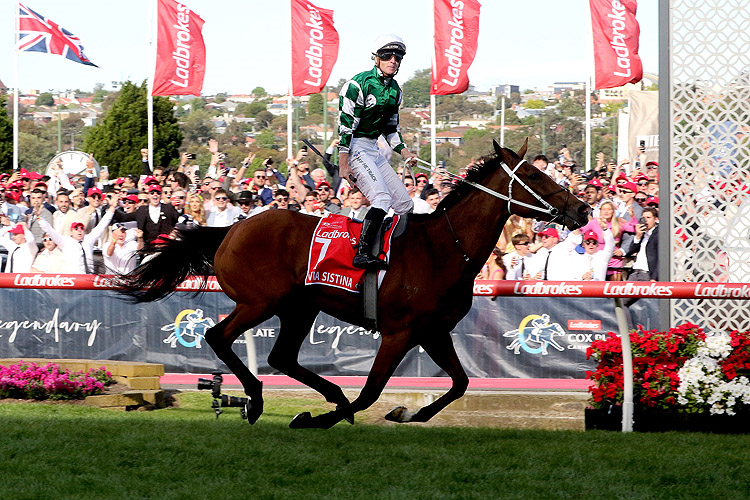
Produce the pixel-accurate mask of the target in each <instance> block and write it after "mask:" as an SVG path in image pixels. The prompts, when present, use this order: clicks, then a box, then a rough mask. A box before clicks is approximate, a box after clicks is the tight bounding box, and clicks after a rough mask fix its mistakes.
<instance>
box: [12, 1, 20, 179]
mask: <svg viewBox="0 0 750 500" xmlns="http://www.w3.org/2000/svg"><path fill="white" fill-rule="evenodd" d="M13 6H14V8H15V9H16V17H15V20H16V36H15V42H16V46H15V47H14V48H13V171H14V172H15V171H17V170H18V53H19V50H18V42H19V38H20V31H21V18H20V15H19V12H18V8H19V7H18V3H16V2H13Z"/></svg>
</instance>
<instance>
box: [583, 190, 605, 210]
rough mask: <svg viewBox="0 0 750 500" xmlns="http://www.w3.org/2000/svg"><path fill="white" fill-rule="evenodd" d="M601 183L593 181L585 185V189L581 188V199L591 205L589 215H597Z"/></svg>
mask: <svg viewBox="0 0 750 500" xmlns="http://www.w3.org/2000/svg"><path fill="white" fill-rule="evenodd" d="M601 186H602V183H601V182H598V181H597V184H593V181H591V182H589V183H588V185H586V189H584V190H583V201H584V202H586V204H587V205H588V206H589V207H591V216H592V217H598V216H599V205H600V204H601V193H602V188H601Z"/></svg>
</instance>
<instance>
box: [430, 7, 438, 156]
mask: <svg viewBox="0 0 750 500" xmlns="http://www.w3.org/2000/svg"><path fill="white" fill-rule="evenodd" d="M436 63H437V60H436V59H435V1H434V0H433V2H432V72H431V75H430V77H432V75H433V74H434V72H435V64H436ZM430 86H432V82H430ZM435 103H436V99H435V95H434V94H433V93H432V89H430V163H431V164H432V165H435V162H436V161H437V143H436V142H435V128H436V127H435V108H436V104H435Z"/></svg>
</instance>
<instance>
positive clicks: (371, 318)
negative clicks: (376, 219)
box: [362, 214, 409, 331]
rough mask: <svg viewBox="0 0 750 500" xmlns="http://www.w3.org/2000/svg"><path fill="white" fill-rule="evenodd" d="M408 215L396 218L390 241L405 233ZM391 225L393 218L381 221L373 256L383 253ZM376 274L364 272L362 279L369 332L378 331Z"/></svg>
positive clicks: (363, 299) (365, 315) (375, 272)
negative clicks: (384, 242) (386, 235)
mask: <svg viewBox="0 0 750 500" xmlns="http://www.w3.org/2000/svg"><path fill="white" fill-rule="evenodd" d="M408 219H409V215H408V214H404V215H401V216H399V217H398V222H397V223H396V227H395V228H394V229H393V234H392V235H391V240H393V239H396V238H399V237H400V236H402V235H403V234H404V232H405V231H406V225H407V223H408ZM392 225H393V217H388V218H386V219H384V220H383V224H382V225H381V227H380V231H379V232H378V237H377V239H376V240H375V245H373V249H372V253H373V255H374V256H378V255H380V254H381V253H382V251H383V239H384V237H385V233H386V232H387V231H388V230H389V229H390V228H391V226H392ZM378 272H379V271H366V272H365V275H364V278H362V301H363V307H364V317H365V321H366V322H367V328H369V329H370V330H373V331H375V330H377V329H378Z"/></svg>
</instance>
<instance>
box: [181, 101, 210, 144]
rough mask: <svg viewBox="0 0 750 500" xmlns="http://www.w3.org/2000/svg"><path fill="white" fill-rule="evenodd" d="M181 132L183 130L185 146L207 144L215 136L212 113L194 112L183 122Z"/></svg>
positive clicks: (203, 110) (204, 111)
mask: <svg viewBox="0 0 750 500" xmlns="http://www.w3.org/2000/svg"><path fill="white" fill-rule="evenodd" d="M180 130H182V136H183V140H184V144H185V145H188V144H190V145H199V144H205V143H206V141H208V139H210V138H211V137H213V134H214V125H213V123H211V113H209V112H208V111H206V110H205V109H201V110H198V111H193V112H192V113H190V114H189V115H188V116H187V118H185V120H184V121H183V122H182V124H181V125H180Z"/></svg>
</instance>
